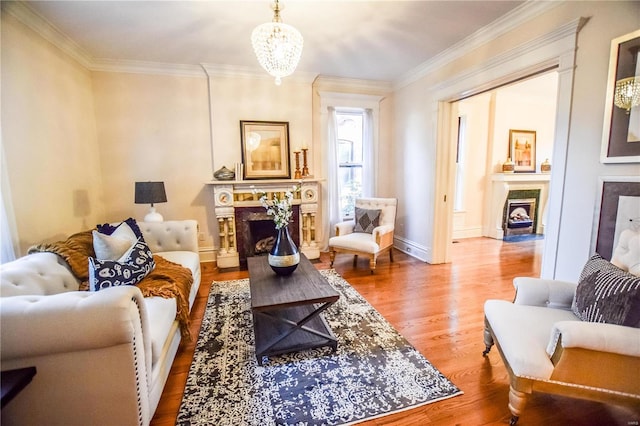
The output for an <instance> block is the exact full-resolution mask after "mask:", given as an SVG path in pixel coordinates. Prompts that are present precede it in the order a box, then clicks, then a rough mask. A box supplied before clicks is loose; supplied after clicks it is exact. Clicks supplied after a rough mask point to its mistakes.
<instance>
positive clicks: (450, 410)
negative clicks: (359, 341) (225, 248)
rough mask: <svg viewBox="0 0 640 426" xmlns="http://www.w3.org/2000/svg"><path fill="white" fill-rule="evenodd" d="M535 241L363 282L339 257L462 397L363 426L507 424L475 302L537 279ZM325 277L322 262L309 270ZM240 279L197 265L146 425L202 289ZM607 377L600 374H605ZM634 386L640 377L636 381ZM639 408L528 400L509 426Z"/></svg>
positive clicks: (174, 377) (598, 420)
mask: <svg viewBox="0 0 640 426" xmlns="http://www.w3.org/2000/svg"><path fill="white" fill-rule="evenodd" d="M542 246H543V241H542V240H537V241H528V242H522V243H503V242H502V241H499V240H493V239H489V238H471V239H463V240H460V241H459V242H458V243H456V244H454V245H453V262H452V263H450V264H444V265H429V264H427V263H424V262H421V261H419V260H416V259H414V258H412V257H409V256H407V255H405V254H403V253H401V252H398V251H395V252H394V262H393V263H390V262H389V259H388V257H386V256H385V257H383V258H381V259H379V260H378V266H377V269H376V273H375V274H374V275H371V274H370V273H369V270H368V260H367V259H364V258H361V259H359V260H358V264H357V267H356V268H355V269H354V268H353V267H352V259H353V257H352V256H349V255H338V257H337V258H336V262H335V264H334V268H335V269H336V271H337V272H338V273H340V274H341V275H342V276H343V277H344V278H345V279H346V280H347V281H348V282H349V283H351V284H352V285H353V286H354V287H355V288H356V289H357V290H358V291H359V292H360V293H361V294H362V295H363V296H364V298H365V299H367V300H368V301H369V303H371V304H372V305H373V306H374V307H375V308H376V309H377V310H378V311H379V312H380V313H381V314H382V315H383V316H384V317H385V318H386V319H387V320H388V321H389V322H390V323H391V324H393V326H394V327H395V328H396V329H397V330H398V331H399V332H400V333H401V334H402V335H404V336H405V337H406V338H407V339H408V340H409V342H411V344H413V346H415V347H416V349H418V350H419V351H420V352H421V353H422V354H423V355H424V356H425V357H426V358H427V359H428V360H429V361H431V363H432V364H433V365H434V366H435V367H437V368H438V369H439V370H440V371H441V372H442V373H443V374H444V375H445V376H446V377H448V378H449V379H450V380H451V381H453V383H455V384H456V385H457V386H458V387H459V388H460V389H462V390H463V391H464V395H462V396H458V397H455V398H451V399H448V400H444V401H440V402H436V403H432V404H429V405H426V406H423V407H419V408H415V409H412V410H409V411H405V412H402V413H398V414H393V415H389V416H385V417H382V418H379V419H375V420H371V421H368V422H364V423H362V424H363V425H369V426H372V425H425V424H433V425H457V424H460V425H488V424H508V423H509V419H510V417H511V414H510V412H509V409H508V408H507V404H508V393H509V381H508V376H507V372H506V369H505V367H504V365H503V363H502V360H501V358H500V355H499V354H498V351H497V350H496V349H495V348H494V349H493V350H492V351H491V353H490V354H489V355H488V357H486V358H484V357H482V351H483V349H484V344H483V340H482V331H483V303H484V301H485V300H486V299H491V298H496V299H506V300H511V299H513V295H514V290H513V286H512V284H511V283H512V280H513V278H514V277H516V276H539V273H540V264H541V254H542ZM315 266H316V267H317V268H318V269H327V268H329V256H328V254H324V253H323V254H322V256H321V258H320V260H319V261H318V262H316V265H315ZM247 276H248V274H247V271H238V270H233V271H225V272H219V271H217V270H214V269H213V268H212V267H211V266H210V265H207V264H203V274H202V284H201V287H200V290H199V294H198V298H197V300H196V302H195V305H194V307H193V311H192V324H191V333H192V335H193V336H194V339H193V341H191V342H189V341H183V342H182V344H181V346H180V349H179V351H178V355H177V357H176V360H175V362H174V365H173V367H172V369H171V373H170V376H169V379H168V381H167V384H166V386H165V389H164V393H163V395H162V398H161V400H160V404H159V406H158V409H157V410H156V413H155V416H154V418H153V420H152V422H151V424H152V425H154V426H160V425H162V426H164V425H173V424H175V419H176V416H177V413H178V409H179V407H180V402H181V398H182V392H183V390H184V383H185V381H186V377H187V374H188V371H189V366H190V364H191V359H192V357H193V351H194V348H195V340H196V336H197V335H198V331H199V329H200V324H201V321H202V315H203V311H204V307H205V305H206V300H207V295H208V292H209V288H210V283H211V281H213V280H216V281H221V280H230V279H239V278H246V277H247ZM605 368H606V367H605ZM639 378H640V377H639ZM639 421H640V407H639V408H638V409H637V410H632V409H630V408H628V407H627V408H623V407H615V406H608V405H605V404H601V403H597V402H591V401H582V400H578V399H571V398H564V397H557V396H550V395H544V394H534V395H533V397H532V398H531V399H530V401H529V403H528V405H527V407H526V408H525V411H524V412H523V414H522V416H521V418H520V421H519V422H518V425H521V426H527V425H560V424H562V425H625V426H626V425H638V422H639Z"/></svg>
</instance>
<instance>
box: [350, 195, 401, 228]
mask: <svg viewBox="0 0 640 426" xmlns="http://www.w3.org/2000/svg"><path fill="white" fill-rule="evenodd" d="M397 206H398V200H397V199H395V198H357V199H356V207H360V208H361V209H369V210H380V225H394V224H395V221H396V207H397Z"/></svg>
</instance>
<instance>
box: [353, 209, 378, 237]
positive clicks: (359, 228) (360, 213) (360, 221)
mask: <svg viewBox="0 0 640 426" xmlns="http://www.w3.org/2000/svg"><path fill="white" fill-rule="evenodd" d="M355 216H356V226H355V227H354V228H353V232H366V233H367V234H371V233H372V232H373V228H375V227H376V226H378V225H380V210H368V209H361V208H360V207H356V214H355Z"/></svg>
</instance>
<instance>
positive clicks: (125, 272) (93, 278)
mask: <svg viewBox="0 0 640 426" xmlns="http://www.w3.org/2000/svg"><path fill="white" fill-rule="evenodd" d="M125 256H126V259H125V260H124V261H117V260H99V259H94V258H92V257H90V258H89V290H90V291H98V290H103V289H105V288H109V287H116V286H121V285H136V284H138V283H139V282H140V281H142V279H143V278H144V277H146V276H147V275H148V274H149V272H151V271H152V270H153V269H154V268H155V266H156V263H155V261H154V260H153V253H151V250H150V249H149V247H148V246H147V244H146V243H145V242H144V241H143V240H142V239H138V241H137V242H136V243H135V244H134V245H133V246H132V247H131V249H130V251H129V252H128V254H126V255H125ZM123 257H124V256H123Z"/></svg>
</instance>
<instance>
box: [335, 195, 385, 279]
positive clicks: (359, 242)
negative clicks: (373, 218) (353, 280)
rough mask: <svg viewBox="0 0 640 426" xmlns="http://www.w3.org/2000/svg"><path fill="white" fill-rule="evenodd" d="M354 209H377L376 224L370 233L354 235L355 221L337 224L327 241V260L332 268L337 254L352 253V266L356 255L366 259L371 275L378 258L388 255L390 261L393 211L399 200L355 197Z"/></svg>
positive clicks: (355, 260) (356, 258)
mask: <svg viewBox="0 0 640 426" xmlns="http://www.w3.org/2000/svg"><path fill="white" fill-rule="evenodd" d="M355 206H356V207H358V208H361V209H367V210H380V218H379V225H378V226H376V227H375V228H374V229H373V231H372V232H371V233H370V234H369V233H367V232H354V227H355V220H348V221H344V222H340V223H337V224H336V226H335V233H336V235H335V237H331V238H330V239H329V257H330V260H331V266H333V262H334V260H335V257H336V253H349V254H353V255H354V258H353V266H355V265H356V262H357V260H358V255H363V256H367V257H369V267H370V268H371V273H373V271H374V270H375V269H376V262H377V259H378V256H379V255H380V254H382V253H384V252H389V259H390V260H391V261H392V262H393V251H392V250H391V249H392V248H393V231H394V229H395V221H396V208H397V206H398V200H397V199H395V198H358V199H356V203H355Z"/></svg>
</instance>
